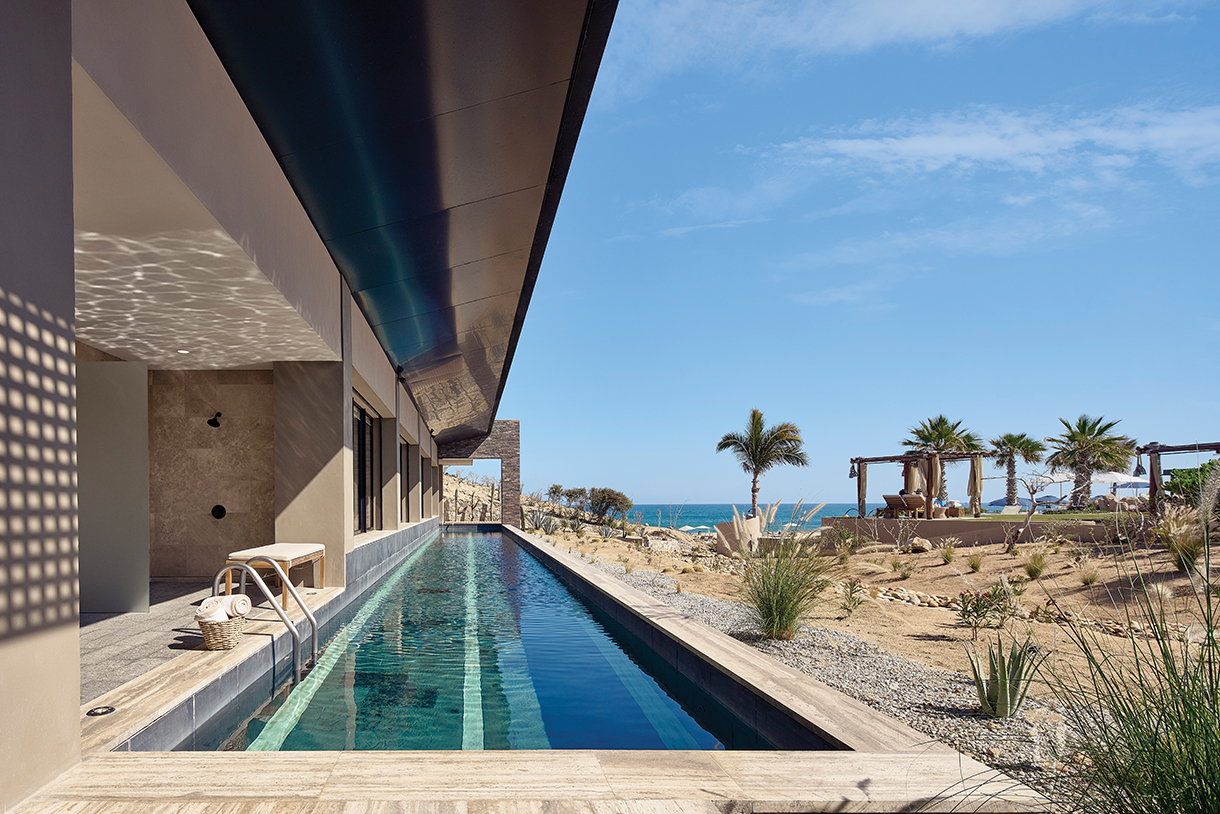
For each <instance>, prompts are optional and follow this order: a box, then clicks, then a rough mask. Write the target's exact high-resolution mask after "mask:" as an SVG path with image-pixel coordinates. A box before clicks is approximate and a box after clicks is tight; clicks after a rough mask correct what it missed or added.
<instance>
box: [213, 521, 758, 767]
mask: <svg viewBox="0 0 1220 814" xmlns="http://www.w3.org/2000/svg"><path fill="white" fill-rule="evenodd" d="M336 621H337V623H338V624H337V626H335V625H332V626H330V628H331V629H332V630H334V632H333V634H331V636H330V638H329V640H328V641H327V645H326V649H325V651H324V653H323V654H322V656H321V657H320V658H319V662H318V665H317V666H316V667H315V668H314V669H313V671H312V672H310V674H309V675H308V676H307V677H306V678H305V680H304V681H303V682H302V683H301V684H300V685H299V686H297V687H295V688H293V689H292V691H291V692H290V693H285V694H283V695H281V696H279V697H277V698H275V699H273V701H272V702H271V703H270V704H268V705H267V706H266V707H264V708H263V709H262V710H260V711H259V712H258V714H257V715H255V716H254V717H253V718H252V719H250V720H249V721H248V722H247V723H246V724H245V725H244V726H243V727H242V728H241V729H239V730H238V731H237V732H236V733H234V734H233V735H232V736H231V737H229V738H228V740H227V742H226V743H225V744H224V746H223V748H227V749H234V748H239V749H240V748H246V749H250V750H315V749H325V750H343V749H724V748H730V749H743V748H744V749H759V748H763V749H766V748H771V746H770V744H768V743H766V742H765V741H764V740H763V739H762V738H760V737H759V736H758V735H757V734H756V733H754V732H753V731H752V730H751V729H750V728H749V727H747V726H746V725H745V724H743V723H742V722H741V721H740V720H739V719H738V718H736V717H735V716H734V715H732V714H731V713H730V712H729V711H728V710H726V709H725V708H724V707H723V706H722V705H720V704H719V703H718V702H717V701H715V700H714V699H713V698H712V697H711V696H710V695H708V694H707V693H706V692H703V691H702V690H701V689H700V688H698V687H696V686H695V685H693V684H692V683H691V682H690V681H688V680H687V679H685V678H684V677H683V676H681V675H679V674H678V673H677V672H676V671H674V670H673V669H672V668H671V667H669V665H667V664H665V663H664V662H663V661H662V660H661V659H659V658H658V657H656V655H655V654H653V653H651V651H649V650H648V649H647V648H646V647H645V646H643V645H642V643H640V642H639V641H638V640H636V639H635V638H634V637H633V636H631V634H629V633H627V632H626V631H625V630H623V629H622V628H621V627H619V626H618V625H617V624H616V623H614V622H613V621H612V620H610V619H609V618H608V617H606V616H605V615H604V614H602V613H601V612H600V611H597V610H595V609H591V608H590V607H588V606H586V605H585V604H583V603H582V602H581V601H580V600H578V599H577V598H576V597H574V596H573V595H572V594H571V593H569V591H568V590H567V589H566V588H565V587H564V586H563V585H562V583H560V582H559V580H557V579H556V578H555V577H554V576H553V575H552V574H551V573H550V572H549V571H547V569H546V568H544V567H543V566H542V565H541V564H540V563H539V562H538V561H536V560H535V559H534V558H533V557H531V556H530V555H529V554H528V553H526V552H525V551H524V550H522V549H521V548H520V547H519V546H517V545H516V543H514V542H513V541H512V540H510V539H508V538H506V537H504V536H502V535H501V534H499V533H492V534H489V533H445V534H442V535H440V536H439V537H437V538H436V539H435V540H433V541H432V542H431V543H430V544H428V545H426V546H424V547H423V548H421V549H420V550H419V551H416V552H415V553H413V554H412V555H411V556H410V557H409V558H408V559H407V560H406V561H405V562H404V563H403V564H402V565H401V566H400V567H399V568H397V569H396V570H395V571H393V572H392V573H390V574H389V575H387V577H386V578H385V579H384V580H383V581H382V582H381V583H379V584H378V585H377V586H375V587H374V588H373V589H371V590H370V593H369V598H368V600H367V601H366V602H364V603H363V604H362V605H360V607H358V608H355V609H349V611H347V612H346V613H345V614H344V615H343V617H341V618H340V619H338V620H336Z"/></svg>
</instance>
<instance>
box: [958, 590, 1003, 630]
mask: <svg viewBox="0 0 1220 814" xmlns="http://www.w3.org/2000/svg"><path fill="white" fill-rule="evenodd" d="M1016 613H1017V605H1016V600H1015V599H1014V598H1013V594H1012V588H1011V586H1010V585H1009V584H1008V582H1007V581H1006V580H1004V579H1001V580H1000V581H999V582H997V583H996V584H995V585H992V586H991V587H990V588H988V589H987V590H986V591H962V592H961V593H960V594H958V597H957V621H958V622H959V623H960V624H963V625H965V626H966V627H968V628H970V632H971V638H974V639H977V638H978V635H979V630H980V629H981V628H984V627H1003V626H1004V623H1005V622H1007V621H1008V620H1009V619H1011V618H1012V617H1013V616H1015V615H1016Z"/></svg>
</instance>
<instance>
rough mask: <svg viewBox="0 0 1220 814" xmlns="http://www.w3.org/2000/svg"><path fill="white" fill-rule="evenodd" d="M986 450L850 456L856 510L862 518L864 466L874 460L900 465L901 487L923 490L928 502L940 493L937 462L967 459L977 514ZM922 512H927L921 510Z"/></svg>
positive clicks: (865, 484)
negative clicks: (862, 456)
mask: <svg viewBox="0 0 1220 814" xmlns="http://www.w3.org/2000/svg"><path fill="white" fill-rule="evenodd" d="M987 456H988V453H986V452H940V453H937V452H912V453H907V454H906V455H882V456H880V457H876V458H852V459H851V472H850V473H849V475H848V476H849V477H852V478H856V510H857V512H858V513H859V515H860V516H861V517H864V515H865V512H866V509H865V508H864V504H865V498H866V496H867V491H868V465H869V464H876V463H900V464H902V479H903V486H904V488H905V489H906V491H908V492H912V493H914V492H915V491H916V490H917V489H923V490H924V494H925V495H927V498H928V503H929V505H931V501H932V500H935V496H936V494H937V493H938V492H940V465H941V462H942V461H965V460H971V467H970V479H969V482H968V487H967V490H968V492H969V494H970V504H971V509H972V510H973V511H974V512H975V516H977V515H978V513H979V511H980V510H981V505H980V504H981V501H982V494H983V491H982V486H983V484H982V480H983V478H982V475H983V458H985V457H987ZM925 514H927V513H926V512H925Z"/></svg>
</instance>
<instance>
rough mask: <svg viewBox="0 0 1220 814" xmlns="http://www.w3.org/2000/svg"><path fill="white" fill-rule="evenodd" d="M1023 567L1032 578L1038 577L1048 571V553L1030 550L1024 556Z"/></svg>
mask: <svg viewBox="0 0 1220 814" xmlns="http://www.w3.org/2000/svg"><path fill="white" fill-rule="evenodd" d="M1021 567H1022V568H1024V569H1025V573H1026V574H1028V575H1029V578H1030V579H1037V578H1038V577H1040V576H1042V574H1043V573H1045V572H1046V554H1044V553H1042V552H1041V551H1030V552H1027V553H1026V554H1025V556H1024V557H1023V558H1022V562H1021Z"/></svg>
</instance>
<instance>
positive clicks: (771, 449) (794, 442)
mask: <svg viewBox="0 0 1220 814" xmlns="http://www.w3.org/2000/svg"><path fill="white" fill-rule="evenodd" d="M804 443H805V442H804V441H802V440H801V431H800V429H798V428H797V426H796V425H795V424H789V423H787V422H785V423H783V424H776V425H775V426H773V427H767V426H766V425H764V424H763V414H762V411H760V410H751V411H750V420H749V421H747V422H746V431H745V432H744V433H739V432H730V433H726V434H725V436H724V437H723V438H721V439H720V443H718V444H717V445H716V451H717V452H724V451H725V450H726V449H727V450H731V451H732V452H733V454H734V455H736V456H737V462H738V463H740V464H741V468H742V469H744V470H745V471H746V472H747V473H749V474H750V475H752V476H753V478H754V482H753V486H752V487H751V489H750V514H753V515H756V514H758V476H759V475H761V474H762V473H764V472H766V471H767V470H768V469H770V468H771V467H773V466H779V465H780V464H791V465H793V466H808V465H809V457H808V456H806V455H805V453H804V452H803V451H802V450H801V447H802V446H804Z"/></svg>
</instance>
